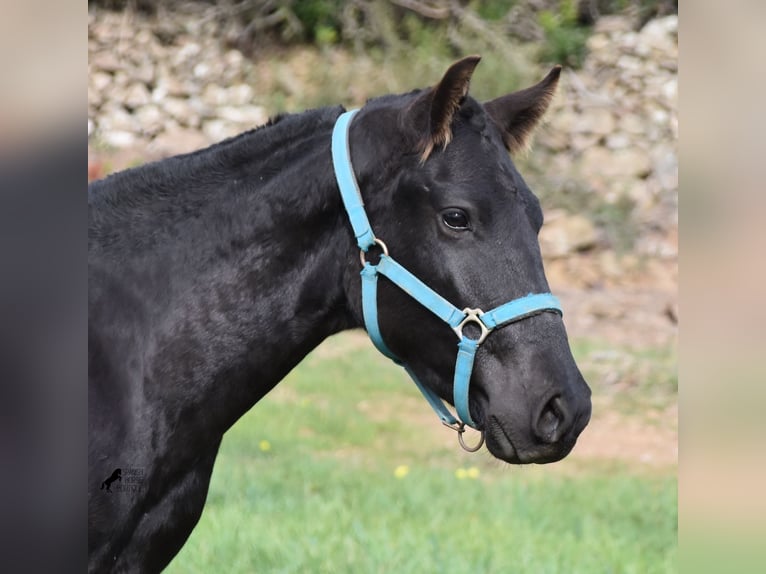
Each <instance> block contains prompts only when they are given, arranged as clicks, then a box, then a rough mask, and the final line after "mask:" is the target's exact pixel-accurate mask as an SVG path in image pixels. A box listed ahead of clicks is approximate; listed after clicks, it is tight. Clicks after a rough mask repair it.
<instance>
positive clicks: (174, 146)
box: [148, 126, 210, 156]
mask: <svg viewBox="0 0 766 574" xmlns="http://www.w3.org/2000/svg"><path fill="white" fill-rule="evenodd" d="M208 145H210V140H208V139H207V138H206V137H205V136H204V135H203V134H202V133H200V131H199V130H193V129H187V128H181V127H178V126H175V127H171V128H169V129H166V130H165V131H163V132H162V133H161V134H159V135H158V136H157V137H156V138H154V140H152V142H151V143H150V144H149V146H148V151H149V152H150V153H152V154H157V155H160V156H170V155H177V154H181V153H188V152H192V151H195V150H198V149H201V148H204V147H206V146H208Z"/></svg>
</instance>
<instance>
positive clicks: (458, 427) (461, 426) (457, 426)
mask: <svg viewBox="0 0 766 574" xmlns="http://www.w3.org/2000/svg"><path fill="white" fill-rule="evenodd" d="M442 424H443V425H444V426H445V427H447V428H449V429H452V430H453V431H455V432H456V433H457V441H458V442H459V443H460V446H462V447H463V450H466V451H468V452H476V451H477V450H479V449H480V448H481V445H483V444H484V431H479V432H480V433H481V438H480V439H479V444H477V445H476V446H468V445H467V444H465V441H464V440H463V433H464V432H465V423H463V422H459V421H456V422H454V423H452V424H450V423H448V422H447V421H442Z"/></svg>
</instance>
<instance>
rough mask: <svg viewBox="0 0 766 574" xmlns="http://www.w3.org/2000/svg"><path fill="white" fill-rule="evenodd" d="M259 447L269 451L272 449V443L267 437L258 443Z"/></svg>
mask: <svg viewBox="0 0 766 574" xmlns="http://www.w3.org/2000/svg"><path fill="white" fill-rule="evenodd" d="M258 448H260V449H261V450H262V451H263V452H268V451H270V450H271V443H270V442H269V441H267V440H266V439H263V440H262V441H261V442H259V443H258Z"/></svg>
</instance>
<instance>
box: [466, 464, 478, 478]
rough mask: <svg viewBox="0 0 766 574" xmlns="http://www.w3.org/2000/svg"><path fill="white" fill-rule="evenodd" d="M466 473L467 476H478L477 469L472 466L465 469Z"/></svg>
mask: <svg viewBox="0 0 766 574" xmlns="http://www.w3.org/2000/svg"><path fill="white" fill-rule="evenodd" d="M466 474H467V475H468V478H479V469H478V468H476V467H475V466H472V467H471V468H469V469H468V470H467V471H466Z"/></svg>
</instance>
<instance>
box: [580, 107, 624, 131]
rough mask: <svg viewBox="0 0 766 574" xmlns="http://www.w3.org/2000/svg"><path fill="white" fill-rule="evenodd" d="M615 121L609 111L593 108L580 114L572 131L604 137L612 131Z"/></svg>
mask: <svg viewBox="0 0 766 574" xmlns="http://www.w3.org/2000/svg"><path fill="white" fill-rule="evenodd" d="M614 128H615V121H614V116H613V115H612V112H611V110H609V109H606V108H593V109H590V110H587V111H586V112H585V113H583V114H581V115H580V117H579V118H578V119H577V121H576V122H575V125H574V131H576V132H579V133H586V134H596V135H599V136H605V135H607V134H610V133H612V132H613V131H614Z"/></svg>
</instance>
